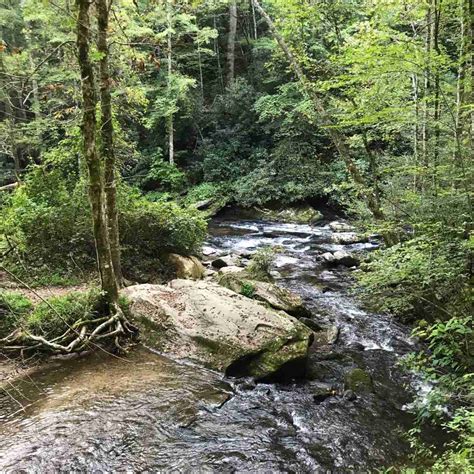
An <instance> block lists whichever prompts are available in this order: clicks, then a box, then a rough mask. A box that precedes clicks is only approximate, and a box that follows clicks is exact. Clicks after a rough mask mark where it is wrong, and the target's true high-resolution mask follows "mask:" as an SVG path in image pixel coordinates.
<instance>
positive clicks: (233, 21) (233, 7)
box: [227, 0, 237, 86]
mask: <svg viewBox="0 0 474 474" xmlns="http://www.w3.org/2000/svg"><path fill="white" fill-rule="evenodd" d="M236 34H237V3H236V1H235V0H230V3H229V36H228V37H227V86H230V85H231V84H232V83H233V82H234V78H235V37H236Z"/></svg>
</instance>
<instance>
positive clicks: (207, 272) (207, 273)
mask: <svg viewBox="0 0 474 474" xmlns="http://www.w3.org/2000/svg"><path fill="white" fill-rule="evenodd" d="M216 273H217V272H216V270H212V269H211V268H207V269H206V270H205V271H204V278H209V277H212V276H214V275H215V274H216Z"/></svg>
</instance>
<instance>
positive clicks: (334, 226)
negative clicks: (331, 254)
mask: <svg viewBox="0 0 474 474" xmlns="http://www.w3.org/2000/svg"><path fill="white" fill-rule="evenodd" d="M329 228H330V229H331V230H332V231H334V232H352V231H353V230H354V226H352V225H351V224H348V223H347V222H343V221H332V222H330V223H329Z"/></svg>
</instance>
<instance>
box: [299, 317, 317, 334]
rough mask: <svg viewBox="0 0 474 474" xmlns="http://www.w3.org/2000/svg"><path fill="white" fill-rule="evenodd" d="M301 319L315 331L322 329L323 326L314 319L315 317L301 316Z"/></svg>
mask: <svg viewBox="0 0 474 474" xmlns="http://www.w3.org/2000/svg"><path fill="white" fill-rule="evenodd" d="M299 319H300V322H302V323H303V324H304V325H305V326H308V327H309V328H310V329H312V330H313V331H316V332H318V331H321V329H322V328H321V326H320V325H319V324H318V323H317V322H316V321H315V320H314V319H311V318H299Z"/></svg>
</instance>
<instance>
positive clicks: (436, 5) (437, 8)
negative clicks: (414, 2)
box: [432, 0, 442, 193]
mask: <svg viewBox="0 0 474 474" xmlns="http://www.w3.org/2000/svg"><path fill="white" fill-rule="evenodd" d="M441 1H442V0H434V2H433V13H434V22H433V34H432V36H433V49H434V51H435V52H436V55H437V57H439V55H440V54H441V51H440V48H439V27H440V21H441ZM433 118H434V138H435V141H434V150H433V173H432V176H433V189H434V192H435V193H436V192H437V187H438V178H437V174H438V164H439V153H440V146H441V143H440V142H441V128H440V120H441V101H440V74H439V67H436V70H435V75H434V117H433Z"/></svg>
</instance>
